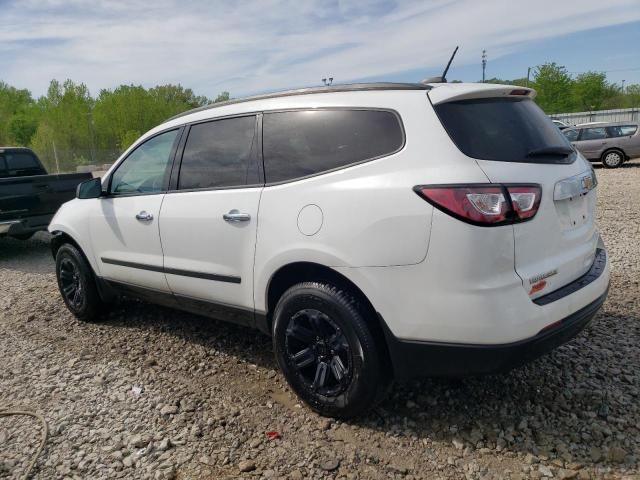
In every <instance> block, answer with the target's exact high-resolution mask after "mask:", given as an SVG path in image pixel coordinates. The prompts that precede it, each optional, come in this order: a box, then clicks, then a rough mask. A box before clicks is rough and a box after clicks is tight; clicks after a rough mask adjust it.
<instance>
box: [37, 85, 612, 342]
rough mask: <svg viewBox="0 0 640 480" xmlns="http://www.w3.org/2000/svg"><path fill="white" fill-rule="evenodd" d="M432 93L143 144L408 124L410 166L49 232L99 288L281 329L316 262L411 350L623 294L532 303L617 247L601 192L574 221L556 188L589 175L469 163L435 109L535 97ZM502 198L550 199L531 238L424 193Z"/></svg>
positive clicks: (157, 207)
mask: <svg viewBox="0 0 640 480" xmlns="http://www.w3.org/2000/svg"><path fill="white" fill-rule="evenodd" d="M432 87H433V89H432V90H431V91H430V92H429V93H428V94H427V92H425V91H424V90H407V91H396V90H384V91H356V92H335V93H318V94H308V95H296V96H283V97H277V98H267V99H259V100H253V101H248V102H241V103H232V104H229V105H223V106H220V107H216V108H212V109H205V110H201V111H197V112H194V113H190V114H188V115H185V116H181V117H179V118H176V119H173V120H170V121H168V122H166V123H164V124H162V125H160V126H158V127H156V128H155V129H153V130H151V131H150V132H148V133H147V134H145V135H144V136H143V137H142V138H141V139H140V140H139V141H138V142H137V144H139V143H141V142H143V141H144V140H145V139H146V138H148V137H149V136H152V135H154V134H155V133H157V132H160V131H163V130H166V129H168V128H170V127H175V126H180V125H184V124H188V123H191V122H196V121H200V120H205V119H212V118H219V117H225V116H230V115H236V114H243V113H247V112H268V111H272V110H285V109H296V108H316V107H357V108H384V109H393V110H394V111H396V112H397V113H398V114H399V115H400V117H401V119H402V123H403V126H404V130H405V135H406V143H405V145H404V147H403V148H402V149H401V150H400V151H398V152H397V153H394V154H392V155H389V156H386V157H383V158H380V159H377V160H373V161H369V162H366V163H362V164H358V165H354V166H350V167H347V168H343V169H340V170H337V171H331V172H327V173H324V174H320V175H316V176H313V177H309V178H304V179H300V180H296V181H291V182H287V183H283V184H278V185H267V186H264V187H258V188H247V189H243V188H240V189H227V190H210V191H200V192H170V193H166V194H159V195H151V196H143V197H132V198H135V199H136V200H131V201H130V202H126V201H123V202H121V200H127V199H122V198H116V199H109V198H98V199H94V200H73V201H71V202H69V203H68V204H66V205H65V206H64V207H63V208H61V209H60V210H59V212H58V213H57V215H56V216H55V218H54V220H53V221H52V223H51V225H50V228H49V230H50V231H51V232H56V231H61V232H66V233H68V235H70V236H71V237H72V238H74V239H75V240H76V241H77V242H78V243H79V244H80V246H81V247H82V249H83V251H84V252H85V255H86V256H87V258H88V259H89V261H90V263H91V265H92V267H93V268H94V271H95V272H96V274H97V275H99V276H102V277H104V278H108V279H114V280H121V281H123V282H127V283H131V284H134V285H139V286H142V287H151V288H153V289H156V290H161V291H171V292H174V293H179V294H181V295H185V296H188V297H191V298H195V299H200V300H205V301H211V302H216V303H222V304H226V305H232V306H235V307H238V308H241V309H246V310H250V311H255V312H258V313H266V312H267V310H268V300H267V292H268V287H269V282H270V280H271V279H272V278H273V276H274V274H275V273H276V272H277V271H278V270H279V269H280V268H282V267H284V266H286V265H288V264H290V263H294V262H313V263H318V264H321V265H324V266H327V267H330V268H332V269H334V270H336V271H337V272H339V273H341V274H342V275H344V276H345V277H347V278H348V279H350V280H351V281H352V282H353V283H354V284H355V285H356V286H357V287H358V288H360V289H361V290H362V292H363V293H364V294H365V295H366V296H367V298H368V300H369V301H370V302H371V303H372V305H373V306H374V308H375V309H376V310H377V311H378V312H379V313H380V314H381V316H382V317H383V318H384V320H385V322H386V323H387V325H388V327H389V329H390V330H391V332H392V333H393V334H394V335H395V336H396V337H398V338H401V339H411V340H424V341H436V342H455V343H470V344H501V343H508V342H514V341H517V340H521V339H525V338H529V337H531V336H533V335H535V334H536V333H537V332H539V331H540V330H541V329H543V328H544V327H545V326H548V325H550V324H552V323H554V322H556V321H558V320H560V319H562V318H564V317H566V316H568V315H569V314H571V313H574V312H575V311H577V310H579V309H580V308H582V307H584V306H585V305H587V304H589V303H590V302H592V301H593V300H595V299H596V298H598V297H599V296H601V295H602V294H603V293H604V292H605V291H606V288H607V286H608V282H609V266H608V260H607V268H606V271H605V273H604V274H603V275H601V276H600V278H599V279H598V280H597V281H595V282H593V283H591V284H590V285H588V286H587V287H585V288H583V289H581V290H578V291H577V292H575V293H573V294H571V295H569V296H567V297H564V298H562V299H560V300H558V301H556V302H553V303H551V304H549V305H546V306H543V307H541V306H538V305H536V304H535V303H533V302H532V297H531V296H530V295H529V289H530V287H531V285H530V284H529V283H528V282H529V279H530V278H533V277H535V276H536V275H539V274H541V273H544V272H547V271H549V270H551V269H557V270H558V274H557V275H554V276H553V277H550V278H549V280H548V284H547V287H546V288H545V289H544V290H542V291H540V292H538V293H537V294H536V295H543V294H545V293H548V292H549V291H552V290H554V289H555V288H557V287H559V286H562V285H564V284H566V283H568V282H570V281H572V280H574V279H576V278H578V277H579V276H580V275H582V274H583V273H584V272H585V271H586V269H588V267H589V265H590V263H589V262H590V261H591V259H592V258H593V253H594V251H595V248H596V245H597V244H598V242H601V241H600V240H599V238H600V237H599V233H598V230H597V226H596V224H595V196H596V192H595V190H593V191H591V192H590V193H588V194H587V195H586V196H584V197H580V198H579V199H576V200H575V202H576V203H575V204H572V205H571V207H569V206H567V205H566V199H565V200H561V201H556V200H554V198H553V192H554V186H555V184H556V183H558V182H560V181H562V180H564V179H566V178H568V177H573V176H576V175H582V174H586V173H588V172H590V167H589V166H588V164H587V162H585V161H583V160H582V159H580V160H579V161H576V162H574V163H573V164H570V165H542V166H541V165H539V164H534V165H525V164H522V163H506V162H489V161H482V160H475V159H471V158H469V157H467V156H466V155H464V154H463V153H462V152H461V151H460V150H459V149H458V148H457V147H456V146H455V145H454V143H453V142H452V141H451V140H450V138H449V137H448V135H447V133H446V131H445V129H444V127H443V125H442V124H441V122H440V120H439V119H438V117H437V115H436V114H435V112H434V109H433V107H432V105H431V103H433V104H437V103H442V102H447V101H452V100H460V99H468V98H488V97H494V96H509V95H511V92H512V91H513V90H520V91H524V92H525V94H526V95H527V96H529V97H533V96H534V95H535V92H533V91H532V90H530V89H524V88H523V87H505V86H496V85H478V84H450V85H440V84H434V85H432ZM519 95H522V93H519ZM133 148H135V145H134V146H132V147H131V148H130V149H129V150H128V151H127V152H125V153H124V154H123V155H122V157H121V158H120V159H119V160H118V161H117V162H115V164H114V166H113V167H112V168H111V169H110V171H109V172H108V173H107V177H108V176H109V175H110V173H111V172H113V171H114V170H115V169H116V168H118V165H119V163H120V162H121V161H122V160H123V159H124V158H126V156H127V154H128V152H129V151H131V150H132V149H133ZM487 182H508V183H509V182H510V183H517V182H526V183H539V184H540V185H542V188H543V201H542V204H541V207H540V210H539V212H538V214H537V216H536V217H535V218H534V219H533V220H532V221H530V222H526V223H522V224H517V225H505V226H500V227H495V228H481V227H477V226H473V225H469V224H467V223H463V222H461V221H459V220H457V219H455V218H453V217H451V216H449V215H447V214H445V213H443V212H441V211H440V210H437V209H435V208H434V207H432V206H431V205H430V204H429V203H427V202H426V201H424V200H423V199H421V198H420V197H419V196H418V195H416V194H415V192H413V191H412V188H413V186H415V185H420V184H450V183H487ZM571 202H574V199H571ZM309 205H314V206H316V207H317V209H318V210H319V211H320V212H321V215H320V217H321V220H320V221H319V220H318V218H320V217H319V216H318V213H317V211H315V210H314V211H315V215H316V216H315V217H313V218H311V219H310V220H309V222H310V223H311V224H312V227H313V228H311V229H310V232H311V234H310V233H309V232H308V231H306V230H305V228H302V227H300V220H299V216H300V214H301V212H302V211H303V209H305V207H307V206H309ZM307 208H308V207H307ZM142 209H144V210H146V211H147V212H150V213H152V214H153V215H154V219H153V221H151V222H149V224H145V225H140V224H139V222H137V221H136V220H135V219H134V215H135V214H136V213H138V211H140V210H142ZM233 209H237V210H239V211H240V212H246V213H248V214H249V215H250V216H251V220H250V221H249V222H246V223H243V224H241V225H238V224H233V223H229V222H225V221H224V220H223V219H222V215H223V214H224V213H227V212H229V211H231V210H233ZM583 214H584V215H585V218H581V216H582V215H583ZM574 220H577V222H578V223H576V224H575V225H574V224H573V223H572V222H573V221H574ZM304 222H306V219H303V224H305V225H306V223H304ZM108 255H116V256H119V257H120V258H122V259H129V260H131V261H133V262H141V263H142V262H146V263H149V264H151V265H156V266H162V267H163V268H164V269H177V270H198V271H201V272H205V273H208V274H212V275H213V274H215V275H228V276H238V277H241V278H242V281H241V283H220V282H216V281H214V280H207V279H201V278H193V277H181V276H179V275H173V274H171V273H169V274H165V273H161V272H148V271H144V270H142V271H139V272H131V271H127V270H126V269H124V270H123V269H122V268H118V267H113V266H111V265H107V264H105V263H103V262H102V261H101V260H100V259H101V258H102V257H104V256H108ZM536 295H534V298H535V296H536Z"/></svg>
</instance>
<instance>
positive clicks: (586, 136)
mask: <svg viewBox="0 0 640 480" xmlns="http://www.w3.org/2000/svg"><path fill="white" fill-rule="evenodd" d="M603 138H607V129H606V128H604V127H596V128H585V129H583V130H582V136H581V137H580V140H601V139H603Z"/></svg>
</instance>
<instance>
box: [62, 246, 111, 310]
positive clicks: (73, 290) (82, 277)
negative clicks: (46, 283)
mask: <svg viewBox="0 0 640 480" xmlns="http://www.w3.org/2000/svg"><path fill="white" fill-rule="evenodd" d="M56 277H57V280H58V288H59V290H60V295H62V299H63V300H64V303H65V304H66V305H67V308H68V309H69V310H70V311H71V313H73V314H74V315H75V316H76V318H78V319H79V320H82V321H84V322H87V321H91V320H96V319H97V318H98V317H99V315H100V313H101V312H102V311H103V310H104V304H103V302H102V300H101V299H100V294H99V293H98V288H97V286H96V279H95V275H94V273H93V270H92V269H91V266H90V265H89V262H87V260H86V258H84V255H82V253H81V252H80V251H79V250H78V249H77V248H76V247H75V246H74V245H71V244H70V243H65V244H64V245H62V246H61V247H60V248H59V249H58V252H57V253H56Z"/></svg>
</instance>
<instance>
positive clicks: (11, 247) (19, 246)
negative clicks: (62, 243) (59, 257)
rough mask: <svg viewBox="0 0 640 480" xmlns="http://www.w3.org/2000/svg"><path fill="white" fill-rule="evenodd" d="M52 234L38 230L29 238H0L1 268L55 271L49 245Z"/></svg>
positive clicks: (40, 271)
mask: <svg viewBox="0 0 640 480" xmlns="http://www.w3.org/2000/svg"><path fill="white" fill-rule="evenodd" d="M49 240H50V235H49V234H48V233H46V232H38V233H36V234H35V235H34V236H33V237H32V238H31V239H29V240H17V239H15V238H9V237H3V238H0V268H6V269H9V270H17V271H20V272H24V273H53V272H54V271H55V263H54V261H53V257H52V255H51V250H50V247H49Z"/></svg>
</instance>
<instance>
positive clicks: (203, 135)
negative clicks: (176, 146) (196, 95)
mask: <svg viewBox="0 0 640 480" xmlns="http://www.w3.org/2000/svg"><path fill="white" fill-rule="evenodd" d="M256 154H257V144H256V117H255V116H254V115H251V116H248V117H236V118H227V119H222V120H214V121H212V122H207V123H199V124H196V125H193V126H192V127H191V129H190V130H189V136H188V137H187V142H186V144H185V146H184V153H183V155H182V164H181V166H180V177H179V179H178V189H180V190H185V189H192V188H223V187H240V186H246V185H255V184H257V183H259V182H260V180H259V172H258V163H257V157H256Z"/></svg>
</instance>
